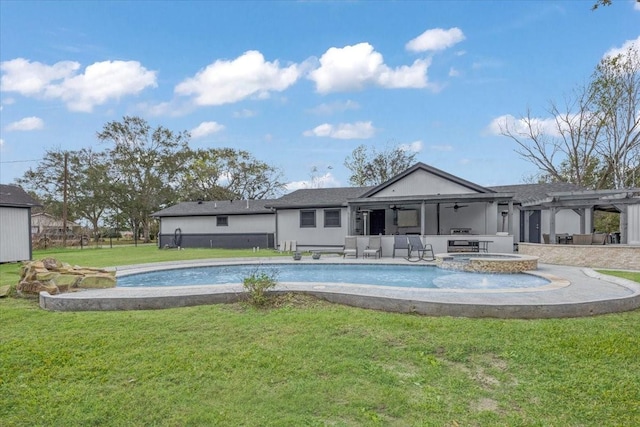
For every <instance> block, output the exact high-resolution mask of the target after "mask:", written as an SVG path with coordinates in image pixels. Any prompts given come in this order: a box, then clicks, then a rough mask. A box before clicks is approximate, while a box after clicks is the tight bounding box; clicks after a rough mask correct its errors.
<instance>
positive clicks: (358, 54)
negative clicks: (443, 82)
mask: <svg viewBox="0 0 640 427" xmlns="http://www.w3.org/2000/svg"><path fill="white" fill-rule="evenodd" d="M429 65H430V61H429V60H427V59H419V60H416V61H415V62H414V63H413V64H412V65H410V66H406V65H405V66H402V67H399V68H395V69H391V68H389V67H388V66H387V65H385V64H384V59H383V57H382V54H380V53H379V52H376V51H374V49H373V46H371V45H370V44H369V43H360V44H357V45H353V46H345V47H343V48H336V47H332V48H330V49H328V50H327V51H326V52H325V53H324V54H323V55H322V57H321V58H320V66H319V67H318V68H317V69H315V70H313V71H311V72H310V73H309V74H308V77H309V79H310V80H312V81H313V82H315V84H316V91H318V92H319V93H329V92H339V91H353V90H361V89H363V88H364V87H365V86H367V85H377V86H381V87H384V88H424V87H426V86H427V69H428V68H429Z"/></svg>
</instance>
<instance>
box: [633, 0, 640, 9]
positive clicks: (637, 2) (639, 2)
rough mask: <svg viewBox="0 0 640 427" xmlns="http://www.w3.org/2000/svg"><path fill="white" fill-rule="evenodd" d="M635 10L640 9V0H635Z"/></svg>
mask: <svg viewBox="0 0 640 427" xmlns="http://www.w3.org/2000/svg"><path fill="white" fill-rule="evenodd" d="M633 10H637V11H640V1H637V0H636V1H634V2H633Z"/></svg>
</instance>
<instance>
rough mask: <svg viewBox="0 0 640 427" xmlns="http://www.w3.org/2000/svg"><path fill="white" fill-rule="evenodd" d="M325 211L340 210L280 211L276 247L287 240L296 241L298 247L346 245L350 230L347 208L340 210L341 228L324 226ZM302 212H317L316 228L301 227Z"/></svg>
mask: <svg viewBox="0 0 640 427" xmlns="http://www.w3.org/2000/svg"><path fill="white" fill-rule="evenodd" d="M325 209H328V210H334V209H338V208H318V209H287V210H278V215H277V217H278V234H277V236H276V245H278V244H279V242H282V241H285V240H295V241H296V243H297V245H298V247H305V246H312V247H319V246H342V245H344V238H345V236H347V234H348V230H349V223H348V218H347V208H339V209H340V212H341V215H340V227H325V226H324V211H325ZM301 210H304V211H309V210H315V211H316V226H315V227H300V211H301Z"/></svg>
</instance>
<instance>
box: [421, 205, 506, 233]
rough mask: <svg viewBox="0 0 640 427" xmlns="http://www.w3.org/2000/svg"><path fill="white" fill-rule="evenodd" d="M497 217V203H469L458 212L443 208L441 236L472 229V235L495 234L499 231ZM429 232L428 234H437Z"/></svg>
mask: <svg viewBox="0 0 640 427" xmlns="http://www.w3.org/2000/svg"><path fill="white" fill-rule="evenodd" d="M461 204H466V203H461ZM496 215H499V214H498V207H497V204H496V203H469V204H468V206H467V207H463V208H459V209H458V210H457V211H454V210H453V209H448V208H441V210H440V233H439V234H443V235H444V234H450V232H451V229H452V228H471V233H472V234H495V233H496V232H497V231H499V230H498V228H497V222H496ZM429 231H430V230H427V234H436V233H430V232H429Z"/></svg>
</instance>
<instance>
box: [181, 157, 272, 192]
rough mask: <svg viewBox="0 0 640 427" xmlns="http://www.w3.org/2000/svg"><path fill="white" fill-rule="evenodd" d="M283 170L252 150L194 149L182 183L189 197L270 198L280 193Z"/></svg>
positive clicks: (183, 190) (183, 189)
mask: <svg viewBox="0 0 640 427" xmlns="http://www.w3.org/2000/svg"><path fill="white" fill-rule="evenodd" d="M281 179H282V178H281V172H280V171H279V170H278V169H277V168H275V167H273V166H270V165H268V164H267V163H265V162H262V161H260V160H257V159H256V158H254V157H253V156H252V155H251V154H250V153H249V152H247V151H243V150H235V149H233V148H211V149H206V150H204V149H201V150H197V151H195V152H194V153H193V155H192V157H191V159H190V161H189V167H188V168H186V170H185V173H184V175H183V180H182V183H181V188H182V193H181V195H182V198H183V199H186V200H194V199H203V200H229V199H266V198H271V197H276V196H279V195H280V194H281V193H282V191H283V189H284V183H283V182H282V180H281Z"/></svg>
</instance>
